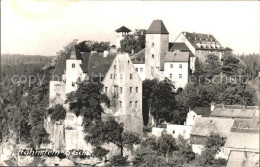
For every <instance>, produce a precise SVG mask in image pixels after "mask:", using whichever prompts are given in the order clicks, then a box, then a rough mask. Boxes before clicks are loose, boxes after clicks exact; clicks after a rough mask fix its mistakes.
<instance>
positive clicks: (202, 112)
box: [193, 107, 211, 117]
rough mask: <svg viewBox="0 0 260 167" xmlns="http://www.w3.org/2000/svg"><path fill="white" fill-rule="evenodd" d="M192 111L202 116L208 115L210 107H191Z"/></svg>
mask: <svg viewBox="0 0 260 167" xmlns="http://www.w3.org/2000/svg"><path fill="white" fill-rule="evenodd" d="M193 111H194V112H195V113H196V114H197V115H202V116H204V117H208V116H209V114H210V112H211V111H210V107H195V108H194V109H193Z"/></svg>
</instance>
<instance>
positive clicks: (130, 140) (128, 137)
mask: <svg viewBox="0 0 260 167" xmlns="http://www.w3.org/2000/svg"><path fill="white" fill-rule="evenodd" d="M122 140H123V145H124V146H126V147H127V148H129V149H133V145H134V144H140V143H141V139H140V137H139V136H138V134H136V133H133V132H127V131H125V132H123V136H122Z"/></svg>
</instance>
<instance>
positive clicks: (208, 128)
mask: <svg viewBox="0 0 260 167" xmlns="http://www.w3.org/2000/svg"><path fill="white" fill-rule="evenodd" d="M233 123H234V120H233V119H227V118H211V117H197V118H196V119H195V122H194V125H193V126H192V129H191V132H190V134H191V135H195V136H204V137H206V136H210V134H211V133H217V134H219V135H220V137H223V138H226V137H227V136H228V134H229V132H230V129H231V127H232V125H233Z"/></svg>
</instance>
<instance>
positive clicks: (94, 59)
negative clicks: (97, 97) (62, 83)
mask: <svg viewBox="0 0 260 167" xmlns="http://www.w3.org/2000/svg"><path fill="white" fill-rule="evenodd" d="M76 53H77V54H76V55H77V57H78V58H77V59H79V58H80V59H81V60H82V64H81V65H80V66H81V69H82V71H83V72H84V73H88V74H89V76H90V75H97V76H99V75H101V76H105V74H106V72H107V71H108V69H109V67H110V65H111V63H112V61H113V60H114V58H115V56H116V53H109V54H108V55H107V57H103V53H87V52H81V53H80V52H78V51H76ZM70 55H71V54H67V55H62V56H61V57H60V58H59V60H58V61H57V64H56V66H55V69H54V71H53V73H52V75H53V76H59V77H60V80H61V75H62V74H64V73H65V70H66V60H67V59H69V58H70Z"/></svg>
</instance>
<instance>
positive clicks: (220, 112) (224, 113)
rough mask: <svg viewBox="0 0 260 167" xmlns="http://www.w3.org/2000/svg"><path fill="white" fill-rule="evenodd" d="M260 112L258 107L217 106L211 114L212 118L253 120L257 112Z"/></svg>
mask: <svg viewBox="0 0 260 167" xmlns="http://www.w3.org/2000/svg"><path fill="white" fill-rule="evenodd" d="M257 111H258V112H259V107H258V106H248V107H245V108H244V107H243V106H242V105H226V106H223V105H217V106H216V107H215V109H214V110H213V111H212V112H211V114H210V116H212V117H225V118H253V117H254V115H255V114H256V112H257Z"/></svg>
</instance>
